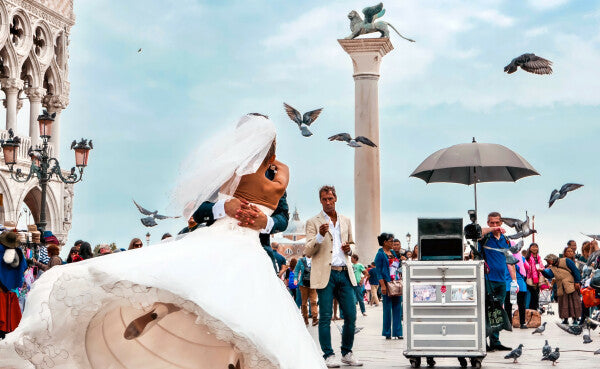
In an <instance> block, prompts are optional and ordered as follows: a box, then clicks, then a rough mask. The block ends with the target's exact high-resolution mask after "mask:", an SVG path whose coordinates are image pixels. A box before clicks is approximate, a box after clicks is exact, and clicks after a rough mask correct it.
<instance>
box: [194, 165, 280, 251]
mask: <svg viewBox="0 0 600 369" xmlns="http://www.w3.org/2000/svg"><path fill="white" fill-rule="evenodd" d="M265 177H267V178H268V179H270V180H273V178H274V177H275V172H273V171H272V170H270V169H269V170H267V172H266V173H265ZM213 206H215V204H214V203H212V202H208V201H205V202H204V203H202V205H200V207H199V208H198V209H197V210H196V211H195V212H194V214H193V217H194V221H195V222H196V223H198V224H203V223H206V225H207V226H210V225H212V224H213V223H214V222H215V218H214V217H213V211H212V209H213ZM271 218H273V223H274V224H273V228H272V229H271V234H274V233H279V232H283V231H285V229H286V228H287V227H288V221H289V219H290V213H289V208H288V203H287V192H285V193H284V194H283V196H282V197H281V199H279V203H278V204H277V209H275V211H274V212H273V214H271ZM259 237H260V243H261V244H262V245H263V246H265V248H266V247H269V249H270V247H271V240H270V235H268V234H265V233H260V236H259ZM269 256H271V255H269Z"/></svg>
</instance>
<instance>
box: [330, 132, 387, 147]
mask: <svg viewBox="0 0 600 369" xmlns="http://www.w3.org/2000/svg"><path fill="white" fill-rule="evenodd" d="M329 141H346V142H347V143H348V146H350V147H362V146H363V145H361V144H360V143H362V144H365V145H367V146H371V147H377V145H375V144H374V143H373V141H371V140H369V139H368V138H366V137H365V136H357V137H356V138H352V137H351V136H350V135H349V134H348V133H338V134H337V135H333V136H331V137H329ZM359 142H360V143H359Z"/></svg>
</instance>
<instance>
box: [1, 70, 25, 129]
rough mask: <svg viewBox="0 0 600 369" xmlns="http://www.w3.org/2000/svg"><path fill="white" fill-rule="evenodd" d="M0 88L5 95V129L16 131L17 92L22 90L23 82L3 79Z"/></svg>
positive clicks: (14, 79)
mask: <svg viewBox="0 0 600 369" xmlns="http://www.w3.org/2000/svg"><path fill="white" fill-rule="evenodd" d="M0 86H1V88H2V91H4V94H5V95H6V101H5V106H6V129H12V130H13V131H16V129H17V98H18V96H19V91H20V90H21V89H22V88H23V81H22V80H20V79H16V78H4V79H2V80H0Z"/></svg>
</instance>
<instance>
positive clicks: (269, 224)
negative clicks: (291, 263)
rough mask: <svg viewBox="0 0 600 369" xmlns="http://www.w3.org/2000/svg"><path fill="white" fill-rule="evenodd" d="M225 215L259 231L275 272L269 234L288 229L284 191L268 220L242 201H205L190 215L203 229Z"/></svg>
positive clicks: (272, 175) (271, 171)
mask: <svg viewBox="0 0 600 369" xmlns="http://www.w3.org/2000/svg"><path fill="white" fill-rule="evenodd" d="M250 114H251V115H261V116H264V117H266V118H268V117H267V116H265V115H262V114H258V113H250ZM265 177H267V178H268V179H270V180H273V178H275V170H274V168H273V167H271V168H269V169H267V171H266V173H265ZM225 215H228V216H230V217H232V218H235V219H238V220H239V221H240V226H242V227H247V228H251V229H255V230H258V231H260V234H259V238H260V243H261V245H262V246H263V249H264V250H265V252H266V253H267V255H269V257H270V258H271V262H272V263H273V268H274V269H275V272H278V268H277V263H276V262H275V255H273V249H272V248H271V236H270V235H271V234H274V233H279V232H283V231H285V229H286V228H287V226H288V221H289V219H290V213H289V208H288V203H287V192H284V194H283V196H282V197H281V199H279V203H278V204H277V209H275V211H274V212H273V214H271V216H270V217H269V216H267V215H266V214H265V213H263V212H262V211H261V210H260V209H259V208H258V207H256V206H254V205H252V204H249V203H248V202H247V201H246V200H241V199H236V198H232V199H230V200H219V201H217V202H216V203H213V202H209V201H205V202H204V203H202V205H200V207H199V208H198V209H197V210H196V211H195V212H194V214H193V215H192V217H193V218H194V221H195V222H196V223H198V224H204V223H206V226H210V225H212V224H213V223H214V222H215V221H216V220H217V219H220V218H223V217H225Z"/></svg>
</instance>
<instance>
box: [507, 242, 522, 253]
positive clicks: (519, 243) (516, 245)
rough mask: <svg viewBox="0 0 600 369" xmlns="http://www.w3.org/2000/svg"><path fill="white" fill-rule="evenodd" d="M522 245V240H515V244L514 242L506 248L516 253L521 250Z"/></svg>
mask: <svg viewBox="0 0 600 369" xmlns="http://www.w3.org/2000/svg"><path fill="white" fill-rule="evenodd" d="M523 245H525V242H523V240H521V241H519V242H517V243H516V244H514V245H513V246H511V247H509V248H508V249H509V250H510V252H512V253H513V254H516V253H517V252H521V249H522V248H523Z"/></svg>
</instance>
